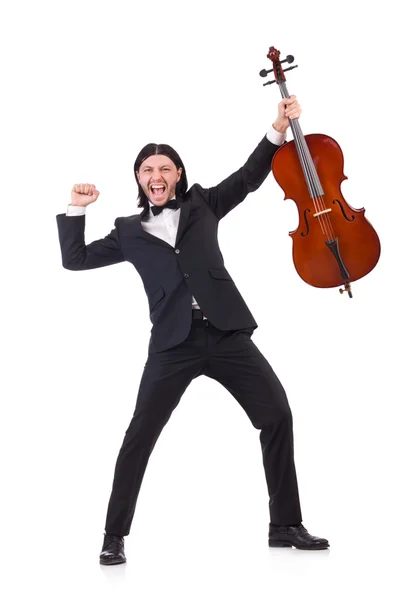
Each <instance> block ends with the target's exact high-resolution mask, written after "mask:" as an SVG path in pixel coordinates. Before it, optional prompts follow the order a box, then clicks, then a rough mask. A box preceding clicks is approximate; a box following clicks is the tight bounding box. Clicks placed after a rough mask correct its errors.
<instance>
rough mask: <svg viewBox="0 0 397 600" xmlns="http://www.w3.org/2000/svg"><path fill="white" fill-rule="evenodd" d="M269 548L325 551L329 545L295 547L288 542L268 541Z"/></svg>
mask: <svg viewBox="0 0 397 600" xmlns="http://www.w3.org/2000/svg"><path fill="white" fill-rule="evenodd" d="M269 546H270V548H292V547H293V546H294V547H295V548H296V549H297V550H327V548H329V544H318V545H316V546H297V545H295V544H292V543H290V542H283V541H279V540H269Z"/></svg>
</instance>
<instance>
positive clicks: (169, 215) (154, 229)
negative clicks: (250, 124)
mask: <svg viewBox="0 0 397 600" xmlns="http://www.w3.org/2000/svg"><path fill="white" fill-rule="evenodd" d="M266 136H267V139H268V140H269V142H272V143H273V144H276V145H277V146H281V144H283V143H284V141H285V138H286V134H285V133H279V132H278V131H276V130H275V129H274V127H272V128H271V129H270V131H268V132H267V134H266ZM174 198H175V196H174ZM170 199H171V200H173V198H170ZM149 204H150V206H154V204H153V202H150V200H149ZM180 213H181V209H180V208H178V209H177V210H174V209H171V208H164V209H163V210H162V211H161V213H160V214H158V215H156V216H154V215H153V213H152V211H151V210H149V213H148V217H147V220H146V221H142V227H143V229H144V230H145V231H147V232H148V233H151V234H152V235H155V236H156V237H159V238H161V239H162V240H164V241H165V242H168V244H170V245H171V246H173V247H174V248H175V240H176V234H177V231H178V225H179V217H180ZM84 214H85V206H74V205H73V204H69V205H68V207H67V210H66V216H67V217H75V216H79V215H84ZM192 308H193V309H196V310H198V309H199V308H200V307H199V305H198V304H197V301H196V299H195V297H194V296H192ZM204 318H206V317H204Z"/></svg>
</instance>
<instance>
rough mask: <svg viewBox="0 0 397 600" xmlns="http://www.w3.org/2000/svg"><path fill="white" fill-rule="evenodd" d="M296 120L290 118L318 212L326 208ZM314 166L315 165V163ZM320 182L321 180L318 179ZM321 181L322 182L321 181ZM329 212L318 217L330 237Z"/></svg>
mask: <svg viewBox="0 0 397 600" xmlns="http://www.w3.org/2000/svg"><path fill="white" fill-rule="evenodd" d="M294 121H296V119H293V120H292V119H290V124H291V128H292V131H293V132H294V137H295V142H296V144H297V150H298V154H299V156H300V158H301V164H302V167H303V171H304V173H305V175H306V180H307V184H308V187H309V192H310V195H311V197H312V201H313V204H314V208H315V210H316V213H318V212H321V211H322V210H324V209H325V206H324V205H323V206H324V208H323V206H322V204H321V194H318V193H317V194H316V192H318V191H319V190H318V189H316V185H315V183H316V182H315V177H314V173H313V169H311V168H310V167H311V163H313V161H312V160H311V156H310V153H309V149H308V148H307V144H306V140H305V139H304V137H303V134H302V130H301V128H300V126H299V123H294ZM313 166H314V165H313ZM318 182H319V180H318ZM319 183H320V182H319ZM326 216H327V214H325V215H324V214H321V215H318V217H317V219H318V221H319V224H320V227H321V232H322V234H323V235H324V236H325V237H327V238H328V241H329V238H330V236H331V235H332V233H331V231H330V228H329V227H327V225H328V224H329V220H327V219H325V218H324V217H326Z"/></svg>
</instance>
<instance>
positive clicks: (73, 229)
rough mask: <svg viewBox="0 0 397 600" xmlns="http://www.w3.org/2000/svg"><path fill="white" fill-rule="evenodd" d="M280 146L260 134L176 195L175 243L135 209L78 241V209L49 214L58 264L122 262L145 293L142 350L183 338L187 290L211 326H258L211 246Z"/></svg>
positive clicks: (80, 266)
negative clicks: (217, 175)
mask: <svg viewBox="0 0 397 600" xmlns="http://www.w3.org/2000/svg"><path fill="white" fill-rule="evenodd" d="M279 148H280V146H277V145H275V144H273V143H272V142H270V141H269V140H268V139H267V137H266V136H265V137H264V138H263V139H262V141H261V142H260V143H259V144H258V146H257V147H256V149H255V150H254V152H253V153H252V154H251V155H250V157H249V158H248V160H247V162H246V163H245V164H244V166H242V167H241V168H240V169H239V170H238V171H236V172H235V173H233V174H232V175H230V176H229V177H227V178H226V179H224V180H223V181H222V182H221V183H219V184H218V185H216V186H214V187H211V188H203V187H202V186H201V185H199V184H198V183H196V184H194V185H193V186H192V187H191V188H190V189H189V190H188V191H187V193H186V194H185V195H184V197H178V199H179V201H180V203H181V205H180V206H181V209H180V211H181V212H180V220H179V226H178V232H177V237H176V242H175V247H173V246H171V245H170V244H168V243H167V242H165V241H164V240H162V239H160V238H158V237H156V236H153V235H151V234H150V233H148V232H146V231H144V230H143V228H142V225H141V221H142V219H144V218H145V215H146V214H147V210H148V209H144V210H143V211H142V212H141V213H140V214H134V215H131V216H127V217H117V218H116V220H115V222H114V229H112V231H111V232H110V233H109V234H108V235H107V236H106V237H104V238H103V239H100V240H96V241H94V242H91V243H90V244H87V245H86V244H85V238H84V230H85V215H81V216H73V217H68V216H66V214H65V213H63V214H58V215H56V219H57V225H58V233H59V242H60V247H61V254H62V265H63V267H64V268H65V269H70V270H73V271H81V270H84V269H96V268H98V267H105V266H108V265H112V264H116V263H120V262H122V261H128V262H130V263H132V264H133V265H134V267H135V268H136V269H137V271H138V273H139V275H140V276H141V278H142V282H143V285H144V288H145V291H146V294H147V298H148V303H149V315H150V320H151V322H152V324H153V326H152V329H151V336H150V341H149V354H151V353H154V352H161V351H163V350H166V349H168V348H172V347H173V346H176V345H177V344H180V343H181V342H183V341H184V340H185V339H186V337H187V336H188V334H189V331H190V327H191V322H192V295H193V296H194V297H195V298H196V300H197V302H198V304H199V306H200V308H201V310H202V311H203V313H204V314H205V316H206V317H207V318H208V320H209V321H210V322H211V323H212V324H213V325H215V327H217V328H219V329H222V330H234V329H244V328H252V330H254V329H256V328H257V327H258V325H257V323H256V321H255V319H254V317H253V315H252V314H251V312H250V310H249V308H248V306H247V305H246V303H245V301H244V299H243V297H242V296H241V294H240V292H239V291H238V289H237V287H236V285H235V283H234V282H233V279H232V278H231V276H230V274H229V273H228V271H227V269H226V268H225V265H224V261H223V256H222V254H221V251H220V249H219V245H218V239H217V232H218V223H219V221H220V219H222V218H223V217H224V216H225V215H227V213H228V212H230V211H231V210H232V209H233V208H234V207H235V206H237V205H238V204H240V202H242V201H243V200H244V198H245V197H246V196H247V194H249V193H250V192H253V191H255V190H257V189H258V188H259V186H260V185H261V184H262V183H263V181H264V180H265V179H266V177H267V175H268V174H269V172H270V169H271V162H272V158H273V156H274V154H275V152H276V151H277V150H278V149H279Z"/></svg>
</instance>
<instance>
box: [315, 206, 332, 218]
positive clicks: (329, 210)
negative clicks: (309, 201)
mask: <svg viewBox="0 0 397 600" xmlns="http://www.w3.org/2000/svg"><path fill="white" fill-rule="evenodd" d="M331 210H332V209H331V208H326V209H325V210H320V212H316V213H314V215H313V217H319V216H320V215H323V214H324V213H327V212H331Z"/></svg>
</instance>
